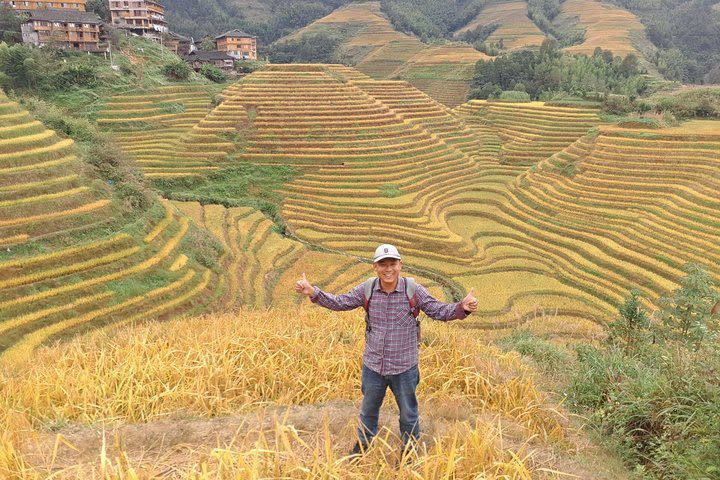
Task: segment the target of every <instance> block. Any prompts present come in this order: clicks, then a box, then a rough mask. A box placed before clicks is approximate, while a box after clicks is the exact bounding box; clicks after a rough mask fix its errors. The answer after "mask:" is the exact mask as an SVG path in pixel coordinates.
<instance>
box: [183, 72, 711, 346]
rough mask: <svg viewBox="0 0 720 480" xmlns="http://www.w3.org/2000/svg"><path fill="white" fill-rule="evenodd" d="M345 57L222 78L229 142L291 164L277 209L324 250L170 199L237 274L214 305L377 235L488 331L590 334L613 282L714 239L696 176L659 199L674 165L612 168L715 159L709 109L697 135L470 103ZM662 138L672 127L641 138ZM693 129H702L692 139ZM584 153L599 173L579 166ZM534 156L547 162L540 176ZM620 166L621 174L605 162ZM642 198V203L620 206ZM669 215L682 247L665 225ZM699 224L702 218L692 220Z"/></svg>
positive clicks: (689, 255)
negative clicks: (468, 298)
mask: <svg viewBox="0 0 720 480" xmlns="http://www.w3.org/2000/svg"><path fill="white" fill-rule="evenodd" d="M352 72H353V71H352V69H350V68H348V67H340V66H318V65H292V66H281V65H276V66H269V67H268V68H266V69H265V70H263V71H260V72H256V73H254V74H252V75H250V76H248V77H246V78H245V79H243V80H242V81H241V82H238V83H237V84H234V85H233V86H231V87H229V88H227V89H226V90H225V91H224V92H223V98H224V99H225V101H224V102H223V103H222V104H221V105H219V106H218V107H216V110H218V109H225V110H226V111H227V112H228V121H229V122H232V120H231V119H232V118H233V113H231V112H236V114H237V116H238V117H239V118H238V119H237V121H238V122H240V123H242V122H243V121H247V122H248V125H247V126H248V128H249V130H248V131H249V132H250V134H249V135H248V137H247V138H246V145H245V148H244V149H243V150H242V153H237V154H235V156H236V158H238V159H239V160H241V161H249V162H254V163H259V164H283V165H290V166H293V167H295V168H297V169H299V171H300V172H301V173H302V174H301V175H300V176H299V177H297V178H296V179H295V180H293V181H291V182H290V183H288V184H286V186H285V187H284V192H283V195H284V198H285V200H284V202H283V205H282V211H281V214H282V217H283V219H284V221H285V222H286V223H287V225H288V228H289V231H290V232H291V233H292V235H294V236H295V237H297V238H298V239H300V240H302V241H303V242H307V243H308V244H314V245H320V246H322V247H324V248H326V249H328V250H329V251H330V252H333V253H332V254H330V253H320V252H307V251H305V249H304V247H302V246H301V245H300V244H296V243H292V242H290V241H288V240H287V239H284V238H282V237H280V236H279V235H277V234H275V233H274V232H273V231H272V226H271V224H270V222H269V221H267V220H264V219H262V217H261V216H260V214H258V213H257V212H255V213H253V212H251V211H249V210H243V209H241V210H242V211H239V210H238V211H234V210H233V209H230V210H225V209H223V208H222V207H213V206H205V207H201V206H200V205H198V204H194V205H192V206H180V205H179V206H178V207H179V208H181V209H184V211H185V213H186V214H187V215H189V216H190V217H192V218H195V219H196V221H197V223H198V225H199V226H204V227H206V228H208V229H209V230H210V231H212V232H213V233H214V234H215V236H216V237H217V238H218V239H219V241H220V242H221V243H223V244H224V245H225V246H226V251H227V252H230V253H228V254H227V257H226V258H225V259H224V261H225V262H226V265H228V267H227V268H228V269H229V271H231V272H237V273H236V274H231V275H226V281H227V282H228V285H230V287H231V288H229V290H228V291H231V292H235V293H234V294H233V295H231V296H230V297H231V298H230V297H228V296H227V295H226V298H224V300H223V301H224V302H226V303H224V305H226V306H228V305H240V304H247V305H254V306H257V307H266V306H270V305H290V304H293V303H294V302H295V301H296V299H295V298H294V297H293V294H292V293H289V288H290V286H291V285H292V282H293V281H294V280H295V279H296V278H297V277H298V276H299V274H301V273H302V272H303V271H305V272H308V271H309V272H312V271H315V272H318V275H319V280H318V282H320V281H321V279H323V278H325V279H327V280H330V279H333V282H331V283H329V284H327V286H328V288H329V289H331V290H332V291H343V290H345V289H347V288H349V287H350V286H352V285H353V284H357V283H359V282H360V281H361V280H362V279H363V278H365V277H366V276H368V275H369V273H370V270H369V266H368V265H367V264H363V263H359V262H357V259H358V258H367V256H368V252H371V251H372V250H373V248H374V246H375V245H377V243H381V242H393V243H396V244H397V245H398V246H399V247H400V249H401V251H402V252H403V254H404V258H405V260H406V264H407V265H409V266H412V267H415V268H418V269H420V270H419V271H417V272H413V274H415V275H417V276H418V277H419V278H421V279H426V278H433V279H435V278H437V279H440V278H442V279H444V280H443V281H444V282H445V284H444V287H445V288H446V289H447V288H450V289H451V290H453V291H455V292H458V291H461V290H462V289H464V288H470V287H473V286H474V287H476V289H477V290H476V291H481V292H484V296H485V297H486V298H485V301H484V302H481V306H480V311H479V312H478V314H476V315H475V316H474V317H473V319H472V320H471V321H468V322H465V323H464V325H465V326H468V327H471V328H475V329H492V330H495V331H499V332H502V331H504V330H506V329H509V328H513V327H515V326H517V325H527V326H528V328H532V329H533V330H534V331H536V332H539V333H543V334H544V335H548V336H551V337H553V336H557V337H560V338H568V339H576V338H586V339H588V338H589V339H593V338H598V337H601V336H602V335H603V325H604V324H605V322H607V320H608V319H609V318H612V317H613V316H614V312H615V309H616V307H617V305H618V303H619V302H621V300H622V299H623V298H624V296H625V295H626V294H627V292H628V291H629V290H630V289H632V288H639V289H640V290H641V291H642V292H643V293H644V295H645V297H646V298H647V300H648V302H649V303H652V302H653V301H654V300H655V299H656V298H658V297H659V296H661V295H663V294H664V293H666V292H668V291H669V290H671V289H672V288H674V286H675V285H676V284H677V281H678V279H679V275H680V267H681V266H682V265H683V264H684V263H687V262H689V261H693V260H702V259H703V257H702V256H701V255H700V256H699V255H698V253H699V252H700V251H704V250H705V251H708V252H710V253H712V252H714V251H715V249H714V247H713V244H714V243H713V242H714V241H715V240H716V238H715V236H714V234H713V230H712V225H714V223H713V222H717V215H718V210H717V208H716V204H715V203H713V202H712V200H711V199H712V195H711V194H710V193H709V192H710V191H711V189H712V188H713V187H708V188H709V189H710V190H707V191H706V189H705V187H702V185H703V183H702V182H699V183H698V182H696V181H695V180H694V179H693V180H692V181H691V182H688V183H687V184H685V183H683V185H685V186H683V187H682V191H681V193H682V195H683V196H688V198H690V199H692V200H684V201H683V202H684V203H682V204H678V205H679V206H677V207H676V206H674V204H676V203H677V202H678V201H679V200H678V199H677V198H676V196H677V195H680V193H678V194H675V195H673V196H671V197H669V198H668V199H667V200H663V199H662V198H663V197H661V196H658V194H659V192H665V191H673V189H677V188H679V187H678V185H679V184H680V183H682V182H685V180H684V176H683V175H685V174H684V173H678V172H674V171H673V170H672V169H671V168H669V166H668V168H669V169H668V170H667V171H666V173H664V174H663V175H662V178H663V179H664V180H665V181H667V182H669V183H668V185H672V188H671V187H669V186H665V187H663V186H662V184H661V183H659V182H657V181H656V182H655V184H652V185H645V183H647V180H646V179H643V177H639V178H637V179H632V180H631V179H629V177H628V175H630V174H631V173H633V172H634V171H635V170H633V169H628V166H627V165H626V164H625V161H626V159H627V158H628V157H638V158H640V159H642V162H648V161H652V163H653V166H652V168H651V170H654V171H655V172H656V173H655V175H656V176H657V175H659V173H657V172H658V170H657V166H656V165H655V164H654V163H655V162H656V161H655V160H654V159H657V158H665V157H668V158H672V157H674V158H682V159H685V160H686V161H687V162H690V163H692V162H698V165H697V166H691V165H688V164H687V162H686V164H685V165H686V168H687V169H688V171H694V170H697V169H699V170H698V171H705V172H706V173H709V170H707V171H706V170H703V168H706V167H701V165H709V164H711V163H712V162H716V161H717V150H714V146H715V143H714V142H716V140H712V139H713V138H716V136H717V135H718V133H717V128H716V126H715V124H712V123H710V124H708V125H703V126H702V135H701V134H700V131H698V130H697V129H698V128H699V127H698V126H696V125H693V126H692V127H688V128H679V129H675V130H667V131H663V130H659V131H654V132H643V131H641V130H627V131H624V130H619V132H625V133H622V134H620V133H614V134H610V133H609V132H615V130H613V129H612V128H611V127H610V126H608V125H603V124H602V122H601V121H600V119H599V117H598V111H597V110H596V109H592V108H587V107H582V108H580V107H559V106H552V105H547V104H544V103H541V102H529V103H507V102H489V101H471V102H468V103H466V104H463V105H461V106H459V107H458V108H456V109H454V110H449V109H447V108H446V107H445V106H444V105H442V104H440V103H438V102H436V101H434V100H433V99H432V98H430V97H429V96H427V95H426V94H424V93H423V92H421V91H419V90H417V89H415V88H413V87H412V85H411V84H409V83H408V82H405V81H398V80H372V79H369V78H367V77H366V76H363V75H361V74H354V73H352ZM248 109H252V111H253V116H252V121H250V120H249V119H248V120H245V119H246V117H247V115H246V113H245V112H246V111H247V110H248ZM241 128H242V127H241ZM598 128H599V130H598ZM693 131H698V134H696V135H693V134H692V132H693ZM598 132H600V133H598ZM623 136H624V137H623ZM633 136H635V137H637V140H634V141H633V142H635V143H627V142H628V140H627V138H632V137H633ZM665 136H668V138H673V139H675V140H674V141H656V142H651V141H650V140H649V139H651V138H655V137H657V138H665ZM625 137H627V138H625ZM622 138H625V139H622ZM699 138H703V139H704V138H707V139H709V140H708V141H707V142H709V143H707V142H705V140H703V141H699V140H698V141H699V144H698V145H697V146H695V145H694V143H695V142H696V139H699ZM612 142H619V144H618V145H609V144H608V143H612ZM638 142H639V143H638ZM673 142H674V143H673ZM636 143H637V145H636ZM626 144H627V145H626ZM675 144H676V145H675ZM686 150H688V151H687V152H686ZM695 150H697V152H698V153H693V152H694V151H695ZM597 156H601V158H602V159H603V161H604V162H605V163H603V166H602V167H601V168H600V170H605V172H604V173H602V175H601V174H600V173H601V172H598V174H595V175H594V176H592V177H591V178H587V179H586V178H584V177H581V176H580V174H581V172H583V171H584V170H583V169H584V168H585V169H589V168H591V167H590V165H592V162H594V161H596V158H597ZM645 158H646V159H645ZM568 159H570V160H568ZM563 162H565V163H563ZM608 162H609V163H608ZM612 162H618V165H617V166H614V164H613V163H612ZM708 162H710V163H708ZM548 165H555V167H554V168H556V169H557V170H558V172H559V173H556V174H554V175H553V176H548V175H549V173H548V172H549V170H548V168H549V167H548ZM592 168H596V167H592ZM621 172H622V175H624V178H622V179H620V178H618V179H613V178H612V176H613V175H618V176H620V173H621ZM712 178H713V177H712V176H710V177H709V178H708V179H706V180H705V182H708V181H712ZM550 179H552V181H550ZM561 180H562V181H563V182H568V184H567V185H565V184H564V183H562V182H561ZM558 182H560V183H558ZM575 182H579V183H578V184H576V183H575ZM595 182H598V183H595ZM693 182H694V183H693ZM629 188H635V189H640V191H642V188H648V189H649V190H648V191H647V192H646V197H647V198H648V199H652V202H659V203H657V204H655V203H652V206H648V207H637V208H633V207H632V202H633V201H635V196H634V195H633V196H630V197H629V198H628V202H630V203H628V204H627V205H626V204H623V203H622V201H621V199H622V198H623V197H622V194H623V192H627V191H629ZM613 189H617V190H618V191H617V192H615V191H613ZM683 198H684V197H683ZM697 202H701V203H700V204H697ZM702 202H705V203H702ZM642 208H647V216H646V214H640V213H638V211H636V210H638V209H642ZM200 210H203V211H204V213H202V212H200ZM388 210H391V211H392V214H391V215H388ZM698 212H703V213H704V214H705V215H707V217H708V218H707V219H706V220H704V223H703V221H698V220H696V219H695V217H696V216H697V214H698ZM713 215H714V217H713ZM241 216H242V217H243V218H244V219H241V218H240V217H241ZM660 218H664V220H663V221H662V223H657V224H656V223H655V222H659V220H658V219H660ZM599 219H606V220H602V221H600V220H599ZM258 222H259V223H258ZM688 222H689V223H688ZM685 225H687V227H685ZM703 225H704V227H703ZM683 228H687V229H688V230H687V231H686V232H685V233H686V235H688V236H692V237H693V238H695V239H696V240H697V244H698V246H697V247H692V248H691V247H686V246H682V242H681V241H679V239H678V238H677V237H674V236H673V235H672V233H673V232H675V233H677V232H680V231H684V230H683ZM700 228H705V230H706V231H704V232H703V234H702V235H696V233H697V231H698V229H700ZM266 245H267V248H268V250H267V253H263V252H264V249H265V246H266ZM649 246H651V247H649ZM675 250H677V252H675ZM233 252H234V253H233ZM290 252H291V253H290ZM663 252H667V253H663ZM673 252H675V253H673ZM241 253H242V254H241ZM708 260H709V259H708V257H705V261H708ZM318 265H321V266H320V267H318ZM244 266H248V268H244ZM313 267H314V268H313ZM338 271H341V272H347V273H348V274H347V276H345V275H344V274H343V275H338V274H337V272H338ZM433 285H437V287H438V288H439V287H440V285H438V284H437V283H434V284H433ZM438 292H440V290H438ZM650 306H651V305H650Z"/></svg>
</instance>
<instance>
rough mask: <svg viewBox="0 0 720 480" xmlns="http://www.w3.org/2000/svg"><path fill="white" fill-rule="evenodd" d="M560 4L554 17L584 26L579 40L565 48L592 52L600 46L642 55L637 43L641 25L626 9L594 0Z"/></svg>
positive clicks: (622, 53)
mask: <svg viewBox="0 0 720 480" xmlns="http://www.w3.org/2000/svg"><path fill="white" fill-rule="evenodd" d="M561 7H562V10H561V12H560V15H559V16H558V21H564V20H567V21H571V22H572V23H573V25H574V28H577V29H582V30H585V39H584V41H583V43H581V44H580V45H573V46H572V47H568V48H566V49H565V50H566V51H567V52H569V53H582V54H585V55H592V54H593V51H594V50H595V48H597V47H600V48H602V49H603V50H608V49H609V50H611V51H612V52H613V54H615V55H619V56H621V57H624V56H626V55H628V54H630V53H632V54H635V55H637V56H639V57H642V55H641V54H639V53H638V46H639V45H638V44H639V42H642V40H643V39H644V38H645V27H644V26H643V25H642V24H641V23H640V20H639V19H638V18H637V17H636V16H635V15H633V14H632V13H630V12H629V11H627V10H625V9H623V8H620V7H618V6H615V5H611V4H609V3H604V2H600V1H596V0H567V1H565V2H563V3H561ZM573 20H574V21H573Z"/></svg>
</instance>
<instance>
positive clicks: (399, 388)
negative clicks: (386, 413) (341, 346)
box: [358, 365, 420, 447]
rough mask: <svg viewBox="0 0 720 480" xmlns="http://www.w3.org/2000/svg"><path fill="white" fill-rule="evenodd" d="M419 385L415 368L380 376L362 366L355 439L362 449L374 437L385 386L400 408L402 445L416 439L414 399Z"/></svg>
mask: <svg viewBox="0 0 720 480" xmlns="http://www.w3.org/2000/svg"><path fill="white" fill-rule="evenodd" d="M419 382H420V370H419V369H418V366H417V365H415V366H414V367H412V368H410V369H409V370H406V371H404V372H403V373H399V374H397V375H380V374H379V373H377V372H374V371H372V370H370V369H369V368H367V367H366V366H365V365H363V367H362V384H361V390H362V394H363V400H362V405H361V406H360V426H359V427H358V438H359V439H360V443H362V445H363V447H367V446H368V444H369V443H370V442H371V441H372V439H373V438H374V437H375V435H377V432H378V417H379V415H380V406H381V405H382V403H383V399H384V398H385V392H386V391H387V387H390V390H392V392H393V395H395V401H396V402H397V406H398V408H399V409H400V436H401V437H402V440H403V442H405V444H406V445H407V443H408V442H410V441H412V440H415V439H417V438H419V437H420V418H419V414H418V402H417V397H416V396H415V389H416V388H417V386H418V383H419Z"/></svg>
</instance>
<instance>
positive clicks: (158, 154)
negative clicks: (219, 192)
mask: <svg viewBox="0 0 720 480" xmlns="http://www.w3.org/2000/svg"><path fill="white" fill-rule="evenodd" d="M219 91H220V87H216V86H210V85H178V86H166V87H157V88H154V89H149V90H147V91H145V92H133V93H131V94H119V95H115V96H113V97H112V98H110V99H109V100H108V101H107V102H105V105H104V107H103V108H102V109H101V110H100V111H99V112H98V114H97V123H98V125H99V126H100V127H102V128H104V129H107V130H108V131H110V132H112V138H113V139H114V141H115V142H116V143H117V144H118V145H119V146H120V147H121V148H122V149H123V151H124V152H126V153H127V154H129V155H130V156H131V157H132V158H133V159H134V160H135V162H136V163H137V165H138V167H139V168H140V171H142V172H143V173H144V174H145V176H146V177H148V178H167V177H172V178H177V177H192V176H202V175H206V174H207V173H209V172H212V171H214V170H217V169H218V168H220V167H219V166H218V163H219V162H218V161H217V157H220V158H221V159H222V157H223V156H224V154H226V153H227V152H229V151H231V150H232V149H233V148H234V146H233V145H232V143H230V142H229V141H228V140H227V139H224V138H223V137H222V136H221V135H222V134H223V133H227V132H233V131H234V128H233V127H232V125H228V123H227V122H226V121H225V119H226V114H227V112H228V111H232V106H231V105H226V106H224V107H223V108H222V109H219V110H218V111H214V110H212V101H213V96H214V94H216V93H219ZM211 110H212V111H211ZM231 113H237V112H234V111H232V112H231ZM206 117H207V118H206ZM195 149H201V150H202V151H203V154H202V155H200V158H198V155H197V154H195V152H194V150H195ZM205 152H207V154H205Z"/></svg>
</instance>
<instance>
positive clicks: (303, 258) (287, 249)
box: [173, 202, 443, 311]
mask: <svg viewBox="0 0 720 480" xmlns="http://www.w3.org/2000/svg"><path fill="white" fill-rule="evenodd" d="M173 203H174V205H175V206H176V207H177V208H178V209H179V210H180V211H181V212H183V213H184V214H186V215H187V216H188V217H190V218H191V219H193V221H194V222H195V223H196V224H197V225H198V226H199V227H201V228H205V229H207V230H208V231H209V232H210V233H211V234H212V235H213V236H214V237H215V238H216V239H217V241H218V242H220V243H221V244H223V246H224V247H225V252H226V254H225V255H226V256H225V257H224V258H223V259H221V261H222V265H221V271H222V272H223V281H224V282H225V285H226V288H225V296H224V297H223V298H221V299H220V305H218V307H217V308H218V309H219V310H221V311H230V310H235V309H238V308H240V307H241V306H243V305H244V306H247V307H255V308H259V309H265V308H271V307H274V308H291V307H293V308H294V307H295V306H296V305H298V302H299V301H300V298H299V297H298V296H297V295H296V294H295V292H294V290H293V285H294V284H295V282H296V281H297V279H298V278H300V277H301V276H302V274H303V273H306V274H307V275H308V278H311V279H312V280H313V283H314V284H317V285H319V286H321V287H322V288H325V289H327V290H328V291H348V290H350V288H352V287H354V286H355V285H357V284H358V283H361V282H363V281H364V280H366V279H367V278H368V277H369V276H371V272H372V270H371V269H370V266H369V265H368V263H363V262H361V261H360V259H359V258H353V257H349V256H347V255H340V254H331V253H324V252H315V251H311V250H309V249H308V248H307V247H305V246H304V245H303V244H302V243H300V242H297V241H293V240H290V239H288V238H286V237H284V236H282V235H280V234H278V233H276V232H275V231H274V224H273V223H272V221H270V220H268V219H267V217H265V216H264V215H263V214H262V213H260V212H259V211H257V210H254V209H252V208H248V207H235V208H230V209H228V208H225V207H223V206H222V205H200V204H199V203H197V202H173ZM417 279H418V281H419V282H421V283H422V284H423V285H425V286H427V287H428V289H429V290H430V292H431V293H433V294H435V295H438V296H440V297H442V295H443V291H442V287H441V285H438V284H437V283H436V282H435V281H433V280H431V279H428V278H424V277H422V276H419V277H417Z"/></svg>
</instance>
